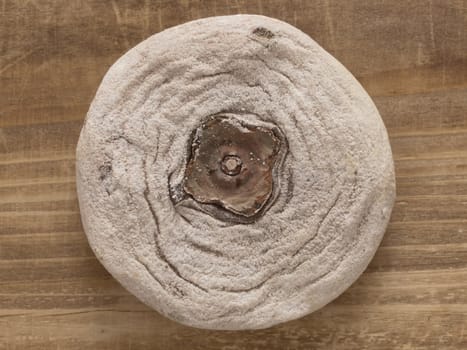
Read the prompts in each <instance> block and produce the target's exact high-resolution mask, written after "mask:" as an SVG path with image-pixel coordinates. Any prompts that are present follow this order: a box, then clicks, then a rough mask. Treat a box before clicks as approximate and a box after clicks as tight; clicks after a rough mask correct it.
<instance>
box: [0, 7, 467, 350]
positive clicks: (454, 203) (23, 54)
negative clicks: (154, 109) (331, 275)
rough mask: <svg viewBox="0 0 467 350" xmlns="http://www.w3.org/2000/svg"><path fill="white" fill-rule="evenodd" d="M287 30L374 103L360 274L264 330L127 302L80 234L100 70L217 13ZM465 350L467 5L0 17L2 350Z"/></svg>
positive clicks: (32, 12) (2, 11) (48, 10)
mask: <svg viewBox="0 0 467 350" xmlns="http://www.w3.org/2000/svg"><path fill="white" fill-rule="evenodd" d="M235 13H254V14H264V15H268V16H272V17H277V18H279V19H282V20H285V21H287V22H289V23H291V24H293V25H295V26H297V27H298V28H300V29H302V30H303V31H304V32H306V33H307V34H309V35H310V36H311V37H312V38H314V39H315V40H316V41H317V42H318V43H319V44H320V45H322V46H323V47H324V48H325V49H326V50H328V51H329V52H330V53H331V54H333V55H334V56H335V57H336V58H337V59H339V60H340V61H341V62H342V63H343V64H344V65H345V66H346V67H347V68H348V69H349V70H350V71H351V72H352V73H353V74H354V75H355V76H356V77H357V78H358V79H359V81H360V82H361V83H362V84H363V86H364V87H365V88H366V89H367V91H368V92H369V94H370V95H371V96H372V98H373V99H374V101H375V103H376V105H377V107H378V108H379V110H380V112H381V115H382V117H383V119H384V122H385V123H386V126H387V128H388V131H389V134H390V139H391V145H392V149H393V152H394V158H395V165H396V176H397V200H396V204H395V207H394V211H393V214H392V219H391V223H390V225H389V228H388V230H387V233H386V236H385V238H384V241H383V242H382V245H381V247H380V249H379V250H378V252H377V254H376V256H375V258H374V260H373V261H372V263H371V264H370V266H369V268H368V269H367V271H366V272H365V273H364V274H363V275H362V277H361V278H360V279H359V280H358V281H357V282H356V283H355V284H354V285H353V286H352V287H351V288H350V289H349V290H348V291H347V292H346V293H344V294H343V295H342V296H341V297H339V298H338V299H337V300H335V301H334V302H332V303H331V304H329V305H328V306H326V307H324V308H323V309H321V310H320V311H317V312H316V313H314V314H312V315H309V316H307V317H304V318H302V319H299V320H296V321H292V322H288V323H285V324H282V325H279V326H276V327H273V328H270V329H266V330H260V331H247V332H221V331H208V330H199V329H194V328H189V327H185V326H182V325H179V324H177V323H175V322H172V321H169V320H167V319H166V318H164V317H162V316H160V315H159V314H158V313H156V312H154V311H151V310H150V309H149V308H148V307H146V306H144V305H143V304H142V303H141V302H139V301H138V300H137V299H136V298H135V297H133V296H132V295H130V294H129V293H128V292H127V291H125V290H124V289H123V288H122V287H121V286H120V285H119V284H118V283H117V282H116V281H115V280H114V279H113V278H112V277H111V276H110V275H109V274H108V273H107V272H106V271H105V270H104V268H103V267H102V266H101V265H100V263H99V262H98V261H97V260H96V258H95V256H94V255H93V253H92V251H91V249H90V247H89V245H88V243H87V240H86V237H85V235H84V232H83V228H82V226H81V223H80V216H79V209H78V203H77V197H76V187H75V176H74V172H75V167H74V161H75V147H76V143H77V140H78V135H79V131H80V128H81V126H82V124H83V119H84V117H85V114H86V112H87V109H88V107H89V103H90V102H91V100H92V98H93V96H94V93H95V91H96V89H97V87H98V85H99V83H100V81H101V79H102V77H103V75H104V73H105V72H106V70H107V69H108V68H109V67H110V65H111V64H112V63H113V62H114V61H115V60H116V59H117V58H118V57H119V56H121V55H122V54H123V53H125V52H126V51H127V50H128V49H129V48H131V47H132V46H134V45H135V44H137V43H138V42H140V41H142V40H143V39H145V38H147V37H148V36H150V35H151V34H154V33H156V32H159V31H161V30H163V29H165V28H168V27H171V26H174V25H177V24H180V23H183V22H186V21H189V20H193V19H197V18H201V17H207V16H213V15H226V14H235ZM4 349H8V350H11V349H112V350H118V349H151V350H154V349H156V350H157V349H164V350H172V349H173V350H175V349H177V350H178V349H183V350H185V349H188V350H191V349H199V350H205V349H206V350H210V349H225V350H239V349H248V350H250V349H252V350H262V349H268V350H269V349H280V350H288V349H326V350H333V349H339V350H340V349H345V350H347V349H350V350H352V349H358V350H363V349H370V350H373V349H377V350H379V349H397V350H406V349H436V350H450V349H456V350H457V349H459V350H461V349H462V350H465V349H467V1H466V0H432V1H428V0H412V1H397V0H378V1H376V0H371V1H370V0H368V1H364V0H346V1H343V0H342V1H339V0H309V1H308V0H263V1H261V0H252V1H246V0H223V1H214V0H206V1H204V0H173V1H171V0H159V1H150V0H146V1H143V0H141V1H131V0H124V1H117V0H115V1H103V0H2V1H0V350H4Z"/></svg>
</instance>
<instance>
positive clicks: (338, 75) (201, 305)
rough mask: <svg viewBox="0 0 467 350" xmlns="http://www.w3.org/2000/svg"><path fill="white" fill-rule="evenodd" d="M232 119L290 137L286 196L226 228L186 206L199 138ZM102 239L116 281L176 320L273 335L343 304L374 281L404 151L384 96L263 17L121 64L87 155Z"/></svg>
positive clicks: (216, 25)
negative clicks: (384, 115) (358, 284)
mask: <svg viewBox="0 0 467 350" xmlns="http://www.w3.org/2000/svg"><path fill="white" fill-rule="evenodd" d="M220 112H228V113H231V114H234V115H238V116H239V118H240V119H241V118H247V119H248V123H250V124H257V125H262V123H268V124H274V125H276V126H277V127H279V128H280V130H281V131H282V132H283V134H284V135H285V137H286V139H287V142H288V152H287V155H286V157H285V159H284V162H283V165H282V167H281V169H280V172H279V174H277V178H276V179H275V186H276V188H277V189H278V195H277V199H276V200H275V202H274V203H273V204H272V205H271V206H270V208H269V209H268V210H266V211H265V212H264V214H263V215H262V216H261V217H260V218H258V219H257V220H256V221H255V222H252V223H248V224H244V223H243V224H242V223H234V222H224V221H221V220H220V219H216V218H214V217H212V216H210V215H209V214H207V213H205V212H202V211H200V210H197V209H196V208H193V207H192V206H189V205H185V202H181V203H180V204H178V205H176V206H175V205H174V204H173V201H172V199H171V196H170V195H171V193H172V189H171V188H170V187H173V186H175V185H176V184H177V183H180V181H182V179H183V176H184V167H185V165H186V162H187V157H188V152H189V142H190V135H191V133H192V131H193V130H194V129H196V128H197V127H198V126H199V125H200V124H201V123H202V122H203V120H205V119H206V118H207V117H208V116H211V115H215V114H217V113H220ZM77 186H78V195H79V202H80V208H81V215H82V221H83V225H84V228H85V231H86V234H87V236H88V239H89V242H90V244H91V246H92V248H93V250H94V252H95V254H96V256H97V257H98V258H99V260H100V261H101V262H102V264H103V265H104V266H105V267H106V268H107V270H108V271H110V273H111V274H112V275H113V276H114V277H115V278H116V279H117V280H118V281H120V282H121V283H122V285H123V286H125V288H127V289H128V290H129V291H131V292H132V293H133V294H135V295H136V296H137V297H138V298H139V299H141V300H142V301H143V302H144V303H146V304H147V305H149V306H151V307H153V308H154V309H156V310H157V311H159V312H160V313H162V314H164V315H166V316H167V317H169V318H171V319H173V320H176V321H179V322H181V323H184V324H187V325H191V326H194V327H201V328H211V329H255V328H264V327H268V326H271V325H274V324H277V323H280V322H284V321H287V320H292V319H295V318H298V317H301V316H304V315H306V314H308V313H310V312H312V311H314V310H316V309H318V308H320V307H322V306H324V305H325V304H327V303H328V302H330V301H331V300H333V299H334V298H336V297H337V296H338V295H340V294H341V293H342V292H343V291H344V290H345V289H346V288H348V287H349V286H350V285H351V284H352V283H353V282H354V281H355V280H356V279H357V277H358V276H359V275H360V274H361V273H362V272H363V271H364V269H365V268H366V266H367V265H368V263H369V261H370V260H371V258H372V257H373V255H374V253H375V251H376V249H377V247H378V245H379V243H380V241H381V238H382V236H383V234H384V231H385V228H386V225H387V223H388V220H389V216H390V213H391V209H392V206H393V203H394V197H395V182H394V170H393V161H392V155H391V149H390V145H389V142H388V137H387V133H386V130H385V127H384V125H383V122H382V120H381V118H380V116H379V114H378V111H377V110H376V108H375V106H374V104H373V103H372V101H371V99H370V98H369V96H368V95H367V94H366V92H365V91H364V90H363V88H362V87H361V86H360V85H359V83H358V82H357V81H356V80H355V78H354V77H353V76H352V75H351V74H350V73H349V72H348V71H347V70H346V69H345V68H344V67H343V66H342V65H341V64H340V63H339V62H337V61H336V60H335V59H334V58H333V57H332V56H330V55H329V54H328V53H327V52H326V51H324V50H323V49H322V48H321V47H320V46H319V45H318V44H316V43H315V42H314V41H313V40H312V39H310V38H309V37H308V36H307V35H305V34H304V33H303V32H301V31H299V30H298V29H296V28H294V27H292V26H290V25H288V24H286V23H284V22H281V21H278V20H275V19H271V18H267V17H263V16H251V15H237V16H226V17H213V18H206V19H202V20H198V21H194V22H189V23H186V24H183V25H180V26H177V27H174V28H171V29H168V30H165V31H163V32H161V33H158V34H156V35H154V36H152V37H150V38H149V39H147V40H145V41H144V42H142V43H140V44H139V45H137V46H136V47H135V48H133V49H131V50H130V51H129V52H127V53H126V54H125V55H124V56H123V57H121V58H120V59H119V60H118V61H117V62H116V63H115V64H114V65H113V66H112V67H111V68H110V70H109V71H108V73H107V74H106V76H105V78H104V80H103V82H102V84H101V86H100V88H99V90H98V92H97V94H96V97H95V99H94V101H93V103H92V105H91V108H90V110H89V113H88V115H87V118H86V122H85V125H84V127H83V130H82V132H81V136H80V140H79V144H78V149H77Z"/></svg>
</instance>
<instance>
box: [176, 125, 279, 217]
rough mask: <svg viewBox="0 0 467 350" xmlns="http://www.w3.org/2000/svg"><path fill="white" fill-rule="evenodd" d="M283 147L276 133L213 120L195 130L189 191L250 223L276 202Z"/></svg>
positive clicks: (188, 170)
mask: <svg viewBox="0 0 467 350" xmlns="http://www.w3.org/2000/svg"><path fill="white" fill-rule="evenodd" d="M280 147H281V140H280V139H279V138H278V137H277V135H275V133H274V132H273V130H271V129H268V128H266V127H262V126H254V125H247V124H246V123H245V122H243V121H239V120H237V119H235V118H233V117H228V116H216V117H212V118H210V119H209V120H208V121H206V122H205V123H203V124H202V125H201V126H200V127H199V128H197V129H196V130H195V133H194V136H193V142H192V147H191V155H190V158H189V160H188V165H187V167H186V171H185V182H184V186H183V188H184V191H185V192H186V193H188V194H189V195H191V196H192V197H193V198H194V199H195V200H196V201H198V202H200V203H203V204H217V205H220V206H221V207H223V208H224V209H226V210H229V211H231V212H232V213H234V214H237V215H242V216H245V217H251V216H253V215H255V214H257V213H258V212H259V211H260V210H261V209H262V208H263V206H264V205H265V203H266V202H267V200H268V199H269V197H270V196H271V193H272V190H273V168H274V165H275V163H276V161H277V158H278V154H279V150H280Z"/></svg>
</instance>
